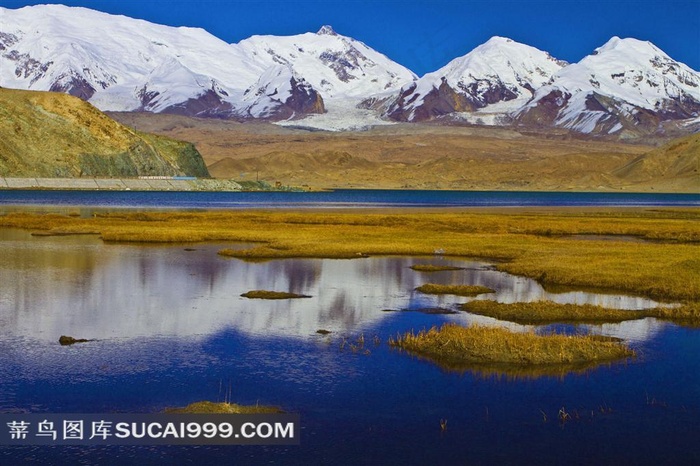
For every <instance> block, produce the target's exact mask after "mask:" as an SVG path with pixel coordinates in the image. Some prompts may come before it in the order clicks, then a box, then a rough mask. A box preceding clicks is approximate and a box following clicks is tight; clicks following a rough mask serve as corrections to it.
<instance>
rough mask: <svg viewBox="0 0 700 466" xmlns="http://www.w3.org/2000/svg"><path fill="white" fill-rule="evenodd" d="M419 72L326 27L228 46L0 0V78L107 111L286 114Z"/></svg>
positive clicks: (138, 23) (202, 35)
mask: <svg viewBox="0 0 700 466" xmlns="http://www.w3.org/2000/svg"><path fill="white" fill-rule="evenodd" d="M283 76H284V78H285V79H282V77H283ZM266 79H268V80H269V81H267V82H266V81H265V80H266ZM413 79H415V75H413V73H411V72H410V71H409V70H407V69H406V68H404V67H402V66H401V65H398V64H396V63H394V62H392V61H391V60H389V59H388V58H386V57H385V56H384V55H381V54H380V53H378V52H376V51H374V50H372V49H371V48H369V47H367V46H366V45H364V44H362V43H361V42H358V41H356V40H354V39H351V38H348V37H344V36H341V35H338V34H336V33H335V32H334V31H333V30H332V29H331V28H330V27H327V26H326V27H323V28H322V29H321V30H320V31H319V32H318V33H317V34H312V33H307V34H301V35H298V36H291V37H274V36H254V37H251V38H249V39H246V40H244V41H242V42H241V43H239V44H227V43H226V42H224V41H222V40H220V39H218V38H216V37H214V36H212V35H211V34H209V33H208V32H206V31H204V30H203V29H195V28H186V27H180V28H175V27H169V26H161V25H157V24H152V23H149V22H147V21H142V20H136V19H131V18H127V17H124V16H115V15H109V14H106V13H101V12H97V11H93V10H89V9H85V8H72V7H65V6H62V5H40V6H33V7H25V8H21V9H18V10H9V9H4V8H0V86H5V87H10V88H16V89H33V90H45V91H48V90H51V91H59V92H67V93H70V94H72V95H76V96H78V97H81V98H83V99H85V100H88V101H90V102H91V103H93V104H95V105H96V106H97V107H98V108H100V109H101V110H111V111H152V112H174V113H182V114H187V115H198V116H222V117H226V116H233V117H235V116H244V117H255V118H258V117H260V118H269V119H275V118H277V119H278V118H289V117H291V116H293V115H296V114H297V112H302V114H303V113H304V112H306V113H309V112H311V113H313V112H323V111H324V106H323V99H334V98H342V99H357V100H358V102H359V100H361V96H364V95H367V94H372V93H375V92H382V91H386V90H387V89H393V88H394V87H396V88H399V87H400V86H402V85H403V84H405V83H406V82H408V81H412V80H413ZM283 81H284V82H283ZM284 93H288V94H289V95H285V96H283V94H284ZM251 96H257V98H258V99H260V98H262V100H260V101H259V102H255V100H256V99H255V98H251ZM264 96H267V97H264ZM272 96H274V97H272ZM258 110H259V111H260V113H259V114H258V113H256V112H257V111H258ZM290 110H291V111H290Z"/></svg>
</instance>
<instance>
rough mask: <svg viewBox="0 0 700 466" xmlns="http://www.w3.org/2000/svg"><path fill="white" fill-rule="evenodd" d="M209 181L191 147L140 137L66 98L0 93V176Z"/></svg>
mask: <svg viewBox="0 0 700 466" xmlns="http://www.w3.org/2000/svg"><path fill="white" fill-rule="evenodd" d="M140 175H150V176H156V175H162V176H175V175H186V176H197V177H209V172H208V170H207V168H206V166H205V164H204V161H203V160H202V157H201V155H200V154H199V152H198V151H197V150H196V149H195V147H194V145H192V144H190V143H186V142H180V141H175V140H173V139H170V138H167V137H163V136H156V135H151V134H145V133H141V132H139V131H136V130H133V129H131V128H128V127H126V126H124V125H122V124H120V123H117V122H116V121H114V120H112V119H111V118H109V117H108V116H107V115H105V114H104V113H102V112H100V111H99V110H97V109H96V108H95V107H93V106H92V105H90V104H88V103H86V102H84V101H82V100H80V99H78V98H75V97H72V96H69V95H66V94H59V93H53V92H33V91H18V90H12V89H2V88H0V176H5V177H68V178H71V177H79V176H88V177H132V176H140Z"/></svg>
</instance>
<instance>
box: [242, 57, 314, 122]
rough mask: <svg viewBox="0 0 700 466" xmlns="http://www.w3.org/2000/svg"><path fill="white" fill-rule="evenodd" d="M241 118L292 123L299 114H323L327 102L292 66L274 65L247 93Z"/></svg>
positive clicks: (244, 95)
mask: <svg viewBox="0 0 700 466" xmlns="http://www.w3.org/2000/svg"><path fill="white" fill-rule="evenodd" d="M243 103H244V105H245V106H244V107H243V108H242V109H239V110H237V112H236V113H237V116H239V117H242V118H245V117H254V118H283V119H289V118H291V117H292V116H294V115H295V114H298V115H306V114H309V113H323V112H324V110H325V107H324V104H323V98H322V97H321V95H320V94H319V93H318V92H316V90H315V89H314V88H313V87H312V86H311V85H310V84H308V83H307V82H306V81H305V80H304V78H302V77H300V76H298V75H297V74H295V73H294V72H293V71H292V69H291V67H290V66H287V65H273V66H271V67H270V68H268V69H267V70H266V71H265V72H264V73H263V74H262V76H260V79H258V81H257V82H256V83H255V85H254V86H252V87H250V88H248V89H246V91H245V92H244V93H243Z"/></svg>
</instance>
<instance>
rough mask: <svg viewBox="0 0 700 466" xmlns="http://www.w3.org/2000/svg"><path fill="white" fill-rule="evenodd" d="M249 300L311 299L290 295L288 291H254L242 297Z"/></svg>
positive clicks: (300, 295) (301, 295) (303, 295)
mask: <svg viewBox="0 0 700 466" xmlns="http://www.w3.org/2000/svg"><path fill="white" fill-rule="evenodd" d="M241 296H242V297H244V298H248V299H298V298H310V297H311V296H308V295H305V294H296V293H288V292H286V291H267V290H252V291H248V292H247V293H243V294H242V295H241Z"/></svg>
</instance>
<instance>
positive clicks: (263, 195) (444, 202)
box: [0, 189, 700, 209]
mask: <svg viewBox="0 0 700 466" xmlns="http://www.w3.org/2000/svg"><path fill="white" fill-rule="evenodd" d="M0 205H49V206H92V207H111V208H114V207H132V208H133V207H140V208H192V209H195V208H196V209H231V208H256V207H257V208H266V209H269V208H290V207H294V208H362V207H521V206H532V207H534V206H625V207H651V206H675V207H684V206H700V194H655V193H576V192H523V191H412V190H373V189H367V190H351V189H339V190H335V191H328V192H311V193H308V192H238V193H231V192H154V191H145V192H135V191H31V190H30V191H1V190H0Z"/></svg>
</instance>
